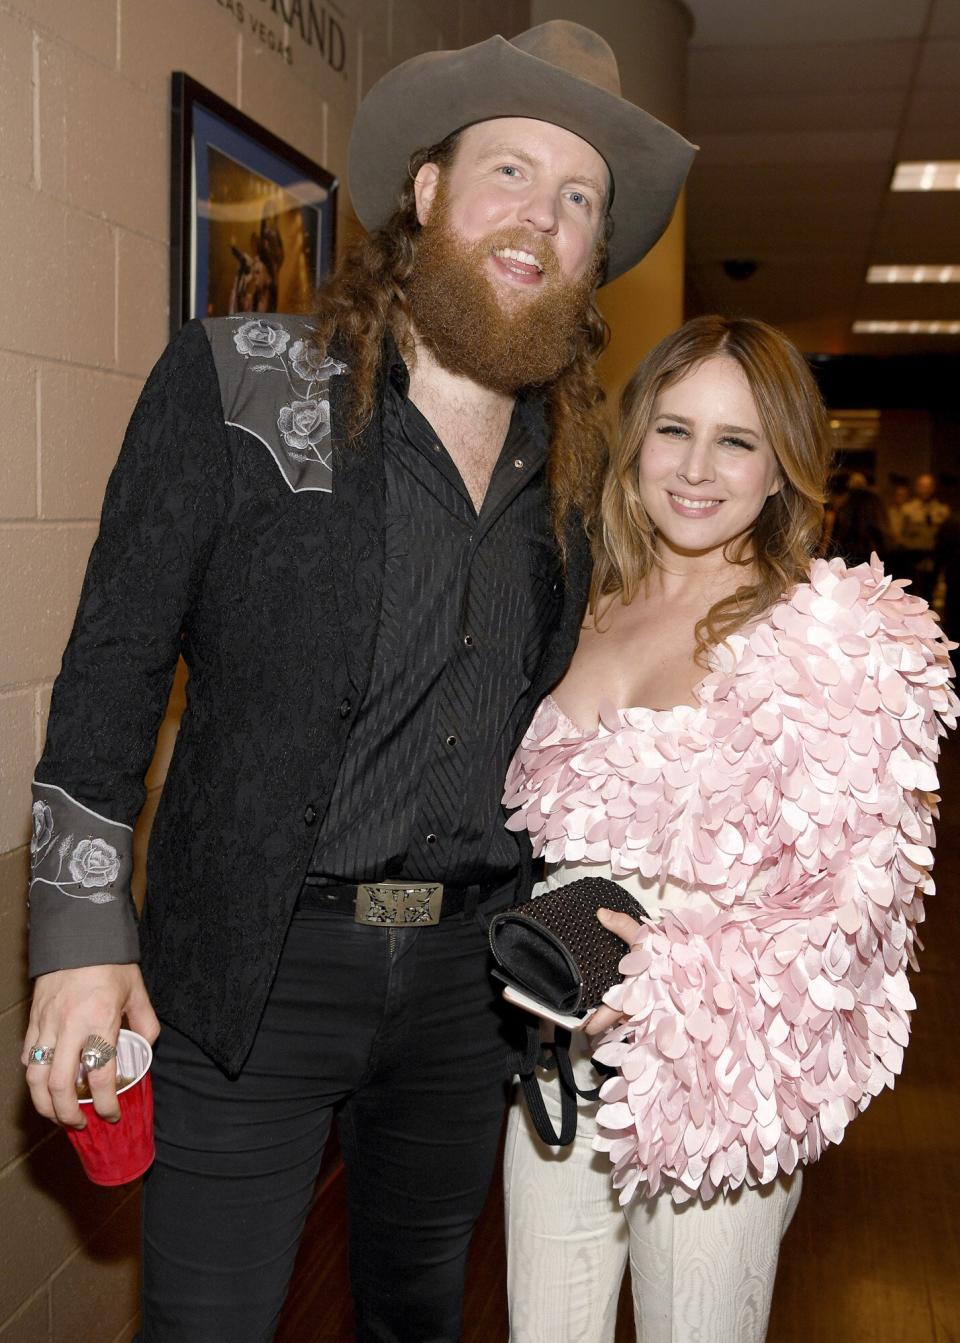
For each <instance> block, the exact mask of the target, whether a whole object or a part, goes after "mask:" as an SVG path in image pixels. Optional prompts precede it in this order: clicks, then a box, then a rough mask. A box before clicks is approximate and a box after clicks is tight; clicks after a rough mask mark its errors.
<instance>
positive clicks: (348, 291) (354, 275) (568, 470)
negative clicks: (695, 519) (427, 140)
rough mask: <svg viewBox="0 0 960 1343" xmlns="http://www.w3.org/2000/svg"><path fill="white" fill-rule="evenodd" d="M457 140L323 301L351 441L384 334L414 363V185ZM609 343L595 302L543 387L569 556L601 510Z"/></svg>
mask: <svg viewBox="0 0 960 1343" xmlns="http://www.w3.org/2000/svg"><path fill="white" fill-rule="evenodd" d="M458 137H459V132H454V134H452V135H449V136H448V137H447V138H446V139H445V140H444V141H442V142H441V143H440V144H438V145H433V146H431V147H430V148H428V149H421V150H418V151H417V152H416V153H415V154H413V155H412V156H411V158H410V162H409V165H408V180H407V182H406V183H405V184H404V187H403V190H402V191H401V193H400V195H399V197H398V202H397V209H396V210H395V211H394V213H393V215H392V216H391V217H390V219H388V220H387V222H386V223H385V224H384V225H383V227H382V228H379V229H377V230H376V232H374V233H372V234H370V235H369V236H367V237H362V238H359V239H357V240H356V241H354V242H353V243H351V245H350V246H349V247H348V248H347V249H346V251H345V252H344V254H343V256H342V258H341V260H340V262H339V264H338V265H337V268H336V271H335V273H334V275H333V276H332V278H331V279H330V281H329V282H328V283H327V284H326V285H325V286H324V288H323V289H322V290H321V291H320V292H319V293H318V295H317V299H316V308H315V319H316V331H315V334H314V337H313V340H314V342H315V344H316V345H317V347H318V349H319V350H320V351H321V352H324V353H325V352H326V350H327V348H328V346H329V344H330V342H331V340H333V338H334V336H336V337H337V338H338V341H340V342H342V344H343V347H344V352H345V355H346V358H347V359H348V361H349V362H350V366H351V375H352V376H351V401H350V405H349V409H348V413H347V432H348V434H349V436H350V440H351V442H353V443H354V444H356V443H357V440H358V439H359V438H360V436H361V434H362V433H363V430H364V429H365V427H366V426H367V424H368V423H369V421H370V419H371V417H372V415H373V413H374V408H375V405H376V401H377V387H378V381H379V377H380V371H381V368H380V366H381V359H382V348H383V338H384V335H385V334H386V332H387V331H388V330H390V331H391V332H392V334H393V336H394V339H395V340H396V342H397V345H398V347H399V349H400V352H401V354H402V355H403V356H404V358H405V359H407V361H408V362H409V361H410V360H411V359H412V358H413V341H412V340H411V338H410V334H409V333H410V311H409V307H408V305H407V301H406V297H405V293H404V291H405V286H406V283H407V281H408V279H409V277H410V275H411V273H412V271H413V268H414V265H415V264H416V257H417V240H418V235H419V233H420V223H419V220H418V219H417V207H416V198H415V195H414V179H415V178H416V175H417V173H418V172H419V171H420V169H421V167H422V166H423V165H424V164H425V163H436V164H437V165H438V166H439V167H440V168H441V169H445V168H449V166H450V165H451V164H452V162H453V159H454V156H455V154H456V149H457V141H458ZM607 229H609V223H608V225H607ZM607 236H608V233H606V232H605V234H604V237H603V238H602V239H601V242H600V244H599V255H598V258H597V274H598V276H599V277H600V278H601V280H602V277H603V274H604V270H605V267H606V244H607ZM608 339H609V330H608V327H607V324H606V322H605V321H604V319H603V317H602V316H601V315H600V313H599V311H598V310H597V307H596V305H595V303H594V302H593V301H591V303H590V304H589V307H588V308H587V311H586V312H585V314H584V317H583V320H582V322H581V324H580V328H579V330H578V332H577V339H576V353H575V355H574V358H573V360H572V362H571V363H570V365H569V366H568V367H567V368H566V369H565V370H564V371H563V373H561V374H560V375H559V377H558V378H556V380H555V381H554V382H553V383H552V384H550V385H549V386H548V387H546V388H538V389H537V390H538V391H541V392H543V393H544V394H545V396H546V404H547V411H548V418H549V424H550V432H551V448H550V458H549V464H548V468H547V483H548V488H549V494H550V509H551V516H552V520H553V526H554V531H555V533H556V536H557V539H558V542H559V544H560V547H561V550H562V551H563V553H564V554H565V553H566V541H567V536H568V528H569V526H570V524H571V522H572V520H573V516H574V514H579V515H580V517H581V519H582V520H583V522H584V523H585V524H589V522H590V520H591V519H594V518H595V517H596V514H597V510H598V507H599V498H600V489H601V486H602V482H603V473H604V469H605V466H606V461H607V453H608V442H607V420H606V415H605V411H604V400H605V396H604V391H603V388H602V387H601V385H600V381H599V378H598V377H597V372H596V362H597V359H598V357H599V355H600V354H601V353H602V351H603V350H604V348H605V347H606V344H607V341H608Z"/></svg>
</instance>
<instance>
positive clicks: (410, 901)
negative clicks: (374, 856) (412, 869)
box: [353, 881, 443, 928]
mask: <svg viewBox="0 0 960 1343" xmlns="http://www.w3.org/2000/svg"><path fill="white" fill-rule="evenodd" d="M442 903H443V885H442V883H441V882H439V881H419V882H416V881H364V882H361V883H360V884H359V886H358V887H357V903H356V905H355V907H354V914H353V921H354V923H368V924H371V925H373V926H374V927H375V928H422V927H424V926H425V925H426V924H434V923H439V922H440V906H441V904H442Z"/></svg>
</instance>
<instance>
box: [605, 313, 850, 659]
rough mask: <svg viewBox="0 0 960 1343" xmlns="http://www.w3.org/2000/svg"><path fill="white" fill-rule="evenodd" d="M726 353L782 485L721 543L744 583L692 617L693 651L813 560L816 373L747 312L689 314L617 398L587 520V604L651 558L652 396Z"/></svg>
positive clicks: (819, 497) (736, 624)
mask: <svg viewBox="0 0 960 1343" xmlns="http://www.w3.org/2000/svg"><path fill="white" fill-rule="evenodd" d="M716 355H723V356H724V357H726V358H729V359H733V360H735V361H736V363H737V364H738V365H739V366H740V368H741V369H742V371H743V373H744V376H745V377H746V379H747V383H748V384H749V387H750V391H751V392H752V394H753V399H754V401H755V402H756V406H757V411H758V413H759V416H760V422H761V424H762V426H763V431H764V434H765V435H766V437H767V440H768V442H769V443H770V446H771V447H772V448H773V451H774V454H775V456H776V459H777V462H778V464H779V467H780V475H781V482H782V483H781V487H780V489H779V490H778V492H777V493H776V494H773V495H771V496H770V497H769V498H768V499H767V500H766V501H765V502H764V505H763V508H762V509H761V511H760V513H759V515H758V517H757V518H756V521H755V522H754V524H753V527H752V528H751V529H750V530H749V531H748V532H746V533H745V534H743V535H742V536H738V537H735V538H734V539H733V540H732V541H730V542H728V543H727V546H726V548H725V556H726V558H727V560H728V561H729V562H730V563H732V564H737V565H742V566H743V568H744V570H745V571H746V572H745V580H746V581H745V582H744V583H743V584H741V585H740V586H739V587H738V588H737V590H736V591H735V592H733V593H731V594H730V595H729V596H727V597H724V598H722V599H721V600H720V601H718V602H716V603H715V604H714V605H713V606H711V608H710V610H709V611H708V612H707V614H706V615H705V616H704V617H703V619H702V620H700V621H698V623H697V626H696V640H697V651H696V659H697V661H698V662H699V663H700V664H701V665H704V663H705V656H706V652H707V649H708V648H710V647H711V646H713V645H715V644H718V643H722V642H723V641H724V639H726V638H728V637H729V635H731V634H733V633H734V631H736V630H738V629H739V628H740V627H741V626H743V625H745V624H746V623H747V622H748V621H750V620H752V619H754V618H755V617H757V616H761V615H763V614H764V613H765V612H767V611H768V610H769V609H770V607H771V606H773V605H774V603H775V602H777V601H779V599H780V598H781V597H782V596H783V595H784V594H785V593H786V592H788V591H789V590H790V589H791V588H792V587H793V586H794V585H795V584H797V583H801V582H803V581H804V580H805V579H806V578H807V576H808V574H809V569H810V561H811V559H812V557H813V555H814V553H815V551H816V548H817V543H818V541H819V539H820V534H821V531H822V527H823V504H824V499H825V496H826V480H827V470H828V466H829V461H830V446H829V439H828V428H827V417H826V412H825V410H824V407H823V401H822V399H821V397H820V393H819V391H818V389H817V385H816V383H815V382H814V380H813V375H812V374H811V372H810V369H809V367H808V366H807V363H806V360H805V359H804V358H803V356H802V355H801V354H800V352H799V351H798V350H797V349H796V348H795V346H793V345H792V344H791V343H790V341H788V340H787V338H786V337H785V336H783V335H782V334H781V333H780V332H779V331H777V330H775V329H774V328H773V327H771V326H767V324H766V323H765V322H759V321H756V320H754V319H751V318H748V317H719V316H711V317H695V318H694V319H693V320H692V321H689V322H687V323H686V324H685V325H684V326H682V327H680V329H679V330H678V331H675V332H673V334H672V335H669V336H667V337H666V339H665V340H662V341H661V342H660V344H659V345H657V346H656V347H655V348H654V349H653V350H651V352H650V353H649V354H648V355H647V357H646V358H645V359H644V360H643V362H642V363H641V364H640V366H639V368H638V369H637V370H636V372H635V373H634V375H633V377H632V378H631V379H630V381H629V382H628V383H627V386H626V387H625V389H624V392H623V395H622V397H621V400H620V423H619V435H618V437H617V440H616V442H615V443H614V445H613V447H612V448H611V454H610V464H609V467H608V469H607V474H606V479H605V481H604V484H603V491H602V496H601V503H600V520H599V525H598V526H597V527H596V528H595V529H594V536H595V544H594V551H595V556H594V570H593V585H592V588H591V593H590V609H591V611H592V612H593V615H594V618H595V619H596V618H597V615H598V611H599V607H600V604H601V602H602V599H603V598H605V597H608V596H612V595H619V596H621V597H622V599H623V600H624V601H625V602H629V601H631V600H632V599H633V597H635V596H636V594H637V592H638V591H639V589H640V586H641V584H642V583H643V581H644V579H645V578H646V577H647V575H648V574H649V573H650V572H651V571H652V570H653V569H654V567H655V566H656V565H657V564H658V562H659V561H658V553H657V546H656V532H655V528H654V526H653V523H652V522H651V520H650V517H649V514H648V513H647V511H646V509H645V508H644V506H643V503H642V502H641V499H640V492H639V484H638V461H639V457H640V450H641V448H642V446H643V441H644V438H645V437H646V434H647V431H648V430H649V428H650V425H651V423H652V421H653V418H654V412H655V409H656V403H657V398H658V397H659V396H660V394H661V392H662V391H663V390H664V389H665V388H666V387H669V386H670V385H671V384H672V383H674V382H677V381H678V380H679V379H680V378H682V377H683V376H684V375H685V374H687V373H689V372H691V371H692V370H693V369H695V368H696V367H697V366H698V365H699V364H701V363H703V361H704V360H705V359H710V358H712V357H713V356H716Z"/></svg>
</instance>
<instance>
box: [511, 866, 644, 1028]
mask: <svg viewBox="0 0 960 1343" xmlns="http://www.w3.org/2000/svg"><path fill="white" fill-rule="evenodd" d="M598 909H612V910H615V911H616V912H617V913H621V914H629V915H630V916H631V917H632V918H634V919H645V918H647V917H648V915H647V911H646V910H645V909H644V908H643V906H642V905H641V904H640V902H639V901H638V900H635V899H634V898H633V896H631V895H629V894H628V893H627V892H626V891H625V890H624V889H623V887H622V886H618V885H617V883H616V882H615V881H609V880H608V879H607V878H606V877H581V878H580V879H579V880H577V881H571V882H570V883H569V884H568V885H566V886H557V887H555V888H554V889H553V890H552V891H547V892H546V894H544V895H540V896H538V897H537V898H536V899H535V900H528V901H526V903H525V904H522V905H516V906H514V908H513V909H506V910H503V911H502V913H500V914H495V915H494V917H493V918H492V919H491V921H490V947H491V950H492V951H493V956H494V960H495V961H496V963H497V969H496V970H494V972H493V973H494V975H495V976H496V978H497V979H499V980H502V982H503V983H504V984H506V985H507V986H508V987H509V988H510V989H513V990H515V991H518V992H519V994H521V995H522V996H523V998H524V999H526V1000H529V1001H528V1002H524V1003H523V1005H524V1006H528V1008H529V1010H530V1011H533V1012H536V1011H537V1007H538V1006H539V1007H543V1008H545V1009H547V1013H548V1014H555V1013H562V1014H564V1015H565V1016H569V1017H575V1018H578V1019H579V1018H583V1017H585V1016H586V1015H587V1013H588V1012H589V1011H590V1010H591V1009H592V1008H594V1007H596V1006H597V1004H598V1003H599V1002H600V1001H601V1000H602V998H603V995H604V994H605V993H606V992H607V990H608V989H609V988H612V987H613V985H614V984H619V983H620V981H621V980H622V979H623V976H622V975H621V974H620V971H619V968H618V967H619V964H620V961H621V960H622V959H623V957H624V956H625V955H626V951H627V949H626V947H625V946H624V944H623V942H622V940H621V939H620V938H619V937H617V936H616V934H615V933H611V932H610V931H609V930H608V929H606V928H604V926H603V924H602V923H601V922H600V921H599V919H598V918H597V910H598ZM514 1001H517V999H516V998H514Z"/></svg>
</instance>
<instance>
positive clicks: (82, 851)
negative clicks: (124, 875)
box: [67, 839, 120, 886]
mask: <svg viewBox="0 0 960 1343" xmlns="http://www.w3.org/2000/svg"><path fill="white" fill-rule="evenodd" d="M67 866H68V867H69V869H70V875H71V877H73V879H74V881H77V882H79V883H80V885H81V886H109V885H110V884H111V882H114V881H116V879H117V877H118V876H119V875H120V858H119V856H118V854H117V851H116V849H115V848H114V847H113V845H112V844H108V843H107V842H106V840H104V839H81V841H80V843H79V844H78V845H77V847H76V848H75V849H74V851H73V853H72V854H71V855H70V862H69V863H68V864H67Z"/></svg>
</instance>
